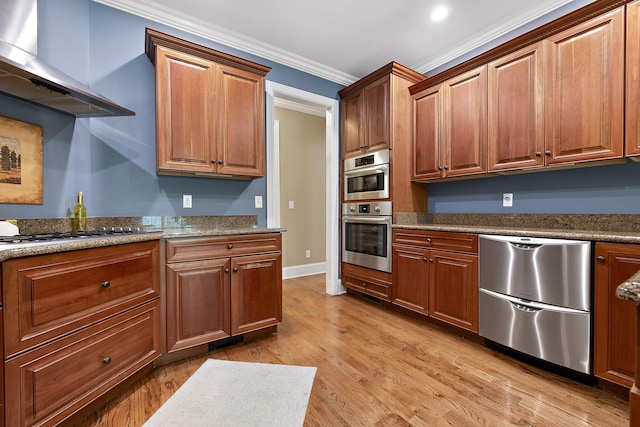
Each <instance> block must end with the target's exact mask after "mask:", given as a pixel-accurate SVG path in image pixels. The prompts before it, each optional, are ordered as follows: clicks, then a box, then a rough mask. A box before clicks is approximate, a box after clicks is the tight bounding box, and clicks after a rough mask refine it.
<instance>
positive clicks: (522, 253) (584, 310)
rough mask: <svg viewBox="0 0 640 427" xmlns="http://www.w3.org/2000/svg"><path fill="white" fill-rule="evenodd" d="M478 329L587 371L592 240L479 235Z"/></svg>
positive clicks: (520, 348)
mask: <svg viewBox="0 0 640 427" xmlns="http://www.w3.org/2000/svg"><path fill="white" fill-rule="evenodd" d="M478 256H479V279H478V283H479V287H480V292H479V307H478V315H479V321H478V322H479V332H480V335H481V336H482V337H484V338H486V339H488V340H490V341H493V342H496V343H498V344H501V345H503V346H506V347H510V348H512V349H514V350H517V351H519V352H522V353H525V354H528V355H531V356H534V357H537V358H539V359H542V360H546V361H548V362H551V363H554V364H557V365H560V366H564V367H566V368H569V369H572V370H575V371H578V372H581V373H585V374H590V373H591V324H592V322H591V266H590V265H591V264H590V261H591V243H590V242H585V241H579V240H561V239H544V238H533V237H514V236H493V235H481V236H479V239H478Z"/></svg>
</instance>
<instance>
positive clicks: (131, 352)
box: [5, 299, 160, 427]
mask: <svg viewBox="0 0 640 427" xmlns="http://www.w3.org/2000/svg"><path fill="white" fill-rule="evenodd" d="M159 349H160V300H159V299H156V300H155V301H153V302H150V303H147V304H144V305H142V306H140V307H136V308H135V309H132V310H130V311H128V312H125V313H122V314H120V315H118V316H115V317H112V318H110V319H107V320H105V321H103V322H100V323H98V324H96V325H93V326H91V327H89V328H86V329H84V330H82V331H80V332H78V333H75V334H71V335H69V336H67V337H65V338H63V339H61V340H59V341H56V342H53V343H50V344H47V345H45V346H42V347H40V348H38V349H36V350H33V351H31V352H28V353H25V354H23V355H20V356H18V357H15V358H13V359H10V360H8V361H7V362H5V378H6V390H7V394H8V395H10V396H12V397H11V399H8V401H7V412H6V416H7V419H6V422H7V423H6V425H7V427H9V426H23V425H33V424H38V425H40V424H41V423H46V424H47V425H53V424H57V423H59V422H61V421H63V420H64V419H66V418H67V417H69V416H70V415H71V414H73V413H75V412H77V411H78V410H79V409H81V408H82V407H83V406H85V405H86V404H88V403H89V402H91V401H92V400H94V399H95V398H97V397H99V396H100V395H102V394H103V393H105V392H106V391H108V390H109V389H111V388H112V387H114V386H115V385H117V384H118V383H120V382H121V381H123V380H124V379H126V378H128V377H129V376H131V375H132V374H134V373H135V372H137V371H138V370H140V369H141V368H143V367H145V366H146V365H148V364H149V363H151V362H152V361H153V360H154V359H155V358H156V357H158V356H159V354H160V353H159Z"/></svg>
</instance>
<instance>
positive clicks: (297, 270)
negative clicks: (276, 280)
mask: <svg viewBox="0 0 640 427" xmlns="http://www.w3.org/2000/svg"><path fill="white" fill-rule="evenodd" d="M326 271H327V266H326V262H317V263H315V264H303V265H294V266H293V267H283V268H282V278H283V279H293V278H294V277H302V276H311V275H312V274H320V273H326Z"/></svg>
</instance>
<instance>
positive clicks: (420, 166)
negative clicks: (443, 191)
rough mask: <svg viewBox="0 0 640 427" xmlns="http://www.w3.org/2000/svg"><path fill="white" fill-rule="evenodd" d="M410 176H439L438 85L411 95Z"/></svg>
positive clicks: (439, 114) (421, 178) (422, 178)
mask: <svg viewBox="0 0 640 427" xmlns="http://www.w3.org/2000/svg"><path fill="white" fill-rule="evenodd" d="M411 102H412V110H411V111H412V112H411V115H412V117H413V120H412V127H413V132H412V138H411V147H412V148H411V157H412V162H411V165H412V168H411V179H412V180H428V179H435V178H441V177H442V176H443V174H444V171H443V169H442V168H441V167H440V165H441V163H442V158H443V156H444V154H443V152H442V150H443V147H442V144H441V143H440V141H441V140H442V138H443V137H442V135H441V133H442V130H441V129H442V123H441V118H442V86H437V87H435V88H430V89H427V90H425V91H424V92H421V93H420V94H419V95H415V96H414V97H412V101H411Z"/></svg>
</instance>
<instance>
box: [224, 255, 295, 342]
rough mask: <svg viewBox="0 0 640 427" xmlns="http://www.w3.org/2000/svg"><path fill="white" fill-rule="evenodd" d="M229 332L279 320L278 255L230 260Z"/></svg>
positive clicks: (255, 328) (236, 331)
mask: <svg viewBox="0 0 640 427" xmlns="http://www.w3.org/2000/svg"><path fill="white" fill-rule="evenodd" d="M231 274H232V279H231V333H232V334H233V335H235V334H242V333H245V332H249V331H254V330H257V329H262V328H265V327H267V326H272V325H276V324H277V323H279V322H281V321H282V255H281V254H280V253H276V254H266V255H254V256H245V257H238V258H233V259H232V260H231Z"/></svg>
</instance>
